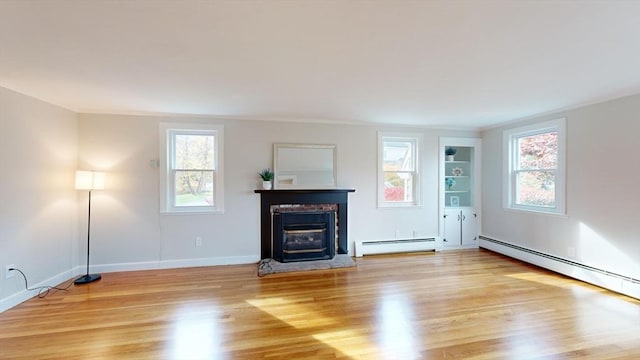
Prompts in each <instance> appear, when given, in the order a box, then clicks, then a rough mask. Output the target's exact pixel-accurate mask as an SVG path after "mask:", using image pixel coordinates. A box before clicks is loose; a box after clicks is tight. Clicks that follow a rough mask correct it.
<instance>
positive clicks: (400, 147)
mask: <svg viewBox="0 0 640 360" xmlns="http://www.w3.org/2000/svg"><path fill="white" fill-rule="evenodd" d="M413 169H414V166H413V143H412V142H410V141H385V142H384V160H383V171H394V170H405V171H411V170H413Z"/></svg>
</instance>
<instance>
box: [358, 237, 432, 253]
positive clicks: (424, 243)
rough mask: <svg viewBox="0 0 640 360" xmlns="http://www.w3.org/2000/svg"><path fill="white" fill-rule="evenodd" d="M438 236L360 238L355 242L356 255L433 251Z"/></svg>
mask: <svg viewBox="0 0 640 360" xmlns="http://www.w3.org/2000/svg"><path fill="white" fill-rule="evenodd" d="M437 242H438V241H437V239H436V238H424V239H395V240H359V241H356V242H355V250H356V256H357V257H362V256H364V255H374V254H391V253H403V252H415V251H432V250H435V249H436V247H437V245H436V244H437Z"/></svg>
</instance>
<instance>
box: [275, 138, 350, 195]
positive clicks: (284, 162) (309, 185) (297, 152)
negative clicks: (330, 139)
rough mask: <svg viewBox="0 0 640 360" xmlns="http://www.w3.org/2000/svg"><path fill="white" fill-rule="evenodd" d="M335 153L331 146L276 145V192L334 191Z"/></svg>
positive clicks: (336, 178)
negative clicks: (300, 190) (298, 190)
mask: <svg viewBox="0 0 640 360" xmlns="http://www.w3.org/2000/svg"><path fill="white" fill-rule="evenodd" d="M336 150H337V149H336V145H329V144H282V143H276V144H273V172H274V174H275V177H274V181H273V186H274V189H335V188H336V187H337V180H338V172H337V167H336V163H337V161H336V160H337V154H336V152H337V151H336ZM292 158H295V160H292ZM322 162H324V163H325V165H324V166H323V165H321V164H320V163H322ZM319 164H320V165H319ZM314 165H316V166H318V167H316V166H314ZM314 173H315V175H314ZM319 175H321V176H319ZM311 178H313V180H311Z"/></svg>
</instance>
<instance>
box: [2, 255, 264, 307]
mask: <svg viewBox="0 0 640 360" xmlns="http://www.w3.org/2000/svg"><path fill="white" fill-rule="evenodd" d="M258 261H260V255H258V254H256V255H249V256H227V257H217V258H199V259H180V260H162V261H145V262H135V263H118V264H102V265H91V268H90V272H91V273H92V274H95V273H98V274H102V273H110V272H118V271H138V270H158V269H175V268H186V267H199V266H216V265H240V264H257V263H258ZM86 269H87V268H86V265H81V266H76V267H75V268H73V269H70V270H67V271H65V272H62V273H60V274H58V275H55V276H53V277H51V278H49V279H46V280H44V281H41V282H39V283H37V284H29V287H30V288H37V287H40V286H55V285H58V284H61V283H63V282H66V281H69V280H71V279H74V278H76V277H77V276H80V275H82V274H84V273H85V272H86ZM15 278H16V281H20V282H21V283H24V281H23V280H22V279H21V278H20V275H16V276H15ZM36 295H38V292H37V291H27V290H22V291H20V292H17V293H15V294H13V295H10V296H8V297H6V298H4V299H0V313H2V312H4V311H6V310H8V309H11V308H12V307H14V306H16V305H18V304H20V303H22V302H24V301H27V300H29V299H31V298H32V297H34V296H36Z"/></svg>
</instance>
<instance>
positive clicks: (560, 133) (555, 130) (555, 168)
mask: <svg viewBox="0 0 640 360" xmlns="http://www.w3.org/2000/svg"><path fill="white" fill-rule="evenodd" d="M565 123H566V121H565V119H558V120H553V121H547V122H543V123H539V124H533V125H529V126H524V127H519V128H515V129H511V130H507V131H505V132H504V143H505V144H504V149H505V152H506V153H505V156H504V158H505V162H506V163H505V169H506V171H505V182H504V184H505V196H504V200H505V201H504V202H505V204H504V205H505V207H506V208H510V209H517V210H528V211H537V212H544V213H550V214H564V213H565V200H564V199H565V171H564V164H565V136H566V135H565V128H566V125H565Z"/></svg>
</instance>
